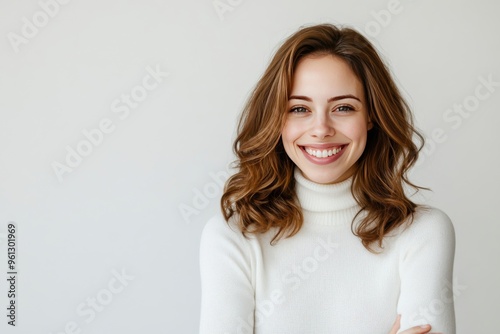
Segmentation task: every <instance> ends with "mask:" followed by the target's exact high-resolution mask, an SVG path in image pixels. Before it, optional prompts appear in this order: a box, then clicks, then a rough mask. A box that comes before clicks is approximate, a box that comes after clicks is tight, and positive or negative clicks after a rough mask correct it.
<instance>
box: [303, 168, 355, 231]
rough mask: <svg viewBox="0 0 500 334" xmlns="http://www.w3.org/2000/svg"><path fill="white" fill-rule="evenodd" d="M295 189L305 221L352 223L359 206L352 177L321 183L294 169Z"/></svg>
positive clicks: (334, 223)
mask: <svg viewBox="0 0 500 334" xmlns="http://www.w3.org/2000/svg"><path fill="white" fill-rule="evenodd" d="M294 177H295V181H296V182H295V191H296V193H297V197H298V199H299V202H300V205H301V207H302V210H303V214H304V223H306V224H310V223H319V224H322V225H338V224H342V225H343V224H345V223H348V224H350V223H351V222H352V218H353V216H354V215H355V214H356V213H357V212H358V210H359V206H358V204H357V202H356V200H355V199H354V197H353V195H352V193H351V184H352V177H350V178H349V179H347V180H345V181H342V182H339V183H335V184H319V183H315V182H312V181H310V180H308V179H306V178H305V177H304V176H303V175H302V173H301V171H300V170H299V169H298V168H295V171H294Z"/></svg>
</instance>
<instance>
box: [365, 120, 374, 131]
mask: <svg viewBox="0 0 500 334" xmlns="http://www.w3.org/2000/svg"><path fill="white" fill-rule="evenodd" d="M366 128H367V129H368V130H371V129H372V128H373V122H372V121H371V119H368V123H367V124H366Z"/></svg>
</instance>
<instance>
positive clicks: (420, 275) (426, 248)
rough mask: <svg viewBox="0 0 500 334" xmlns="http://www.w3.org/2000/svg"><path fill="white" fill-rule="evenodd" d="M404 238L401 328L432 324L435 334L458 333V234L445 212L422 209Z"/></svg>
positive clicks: (399, 306)
mask: <svg viewBox="0 0 500 334" xmlns="http://www.w3.org/2000/svg"><path fill="white" fill-rule="evenodd" d="M403 233H404V237H403V238H402V239H401V241H402V244H401V247H402V252H401V255H400V260H399V262H400V277H401V292H400V297H399V301H398V314H401V329H400V331H404V330H405V329H408V328H410V327H413V326H417V325H423V324H430V325H431V326H432V331H433V332H440V333H443V334H455V311H454V302H453V297H454V296H453V293H454V291H453V260H454V255H455V231H454V229H453V225H452V223H451V220H450V218H449V217H448V216H447V215H446V214H445V213H444V212H442V211H440V210H438V209H435V208H429V209H424V210H422V209H420V210H419V212H418V213H417V214H416V215H415V220H414V222H413V224H412V225H410V227H408V229H407V230H406V231H404V232H403Z"/></svg>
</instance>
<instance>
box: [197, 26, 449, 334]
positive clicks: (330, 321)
mask: <svg viewBox="0 0 500 334" xmlns="http://www.w3.org/2000/svg"><path fill="white" fill-rule="evenodd" d="M413 138H417V139H419V140H420V141H421V143H420V144H423V139H422V136H421V135H420V134H419V133H418V132H417V131H416V130H415V128H414V127H413V125H412V115H411V112H410V110H409V108H408V106H407V104H406V103H405V102H404V100H403V99H402V97H401V94H400V93H399V91H398V89H397V87H396V85H395V84H394V81H393V80H392V78H391V76H390V74H389V71H388V70H387V68H386V67H385V65H384V63H383V61H382V60H381V59H380V57H379V56H378V54H377V52H376V51H375V49H374V47H373V46H372V45H371V44H370V43H369V41H368V40H366V39H365V38H364V37H363V36H362V35H360V34H359V33H358V32H356V31H355V30H352V29H349V28H343V29H339V28H337V27H335V26H333V25H328V24H325V25H317V26H312V27H307V28H303V29H301V30H299V31H298V32H297V33H295V34H294V35H292V36H291V37H290V38H288V39H287V40H286V41H285V43H284V44H283V45H282V46H281V47H280V49H279V50H278V51H277V53H276V55H275V56H274V58H273V59H272V61H271V63H270V65H269V66H268V68H267V70H266V72H265V73H264V75H263V76H262V78H261V80H260V81H259V82H258V84H257V86H256V88H255V89H254V91H253V94H252V96H251V97H250V99H249V101H248V103H247V105H246V107H245V109H244V111H243V114H242V116H241V119H240V123H239V128H238V136H237V138H236V141H235V143H234V150H235V153H236V155H237V158H238V160H237V167H238V171H237V172H236V173H235V174H234V175H233V176H231V177H230V178H229V180H228V181H227V183H226V185H225V189H224V194H223V196H222V199H221V206H222V213H223V216H222V217H215V218H214V219H212V220H210V221H209V223H208V224H207V225H206V227H205V228H204V231H203V235H202V240H201V247H200V271H201V279H202V305H201V323H200V332H201V333H202V334H205V333H260V334H261V333H269V334H271V333H273V334H274V333H355V334H360V333H361V334H362V333H381V334H386V333H390V334H395V333H405V334H410V333H429V332H430V330H431V326H432V329H433V331H435V332H440V333H446V334H454V333H455V317H454V305H453V298H448V297H449V295H450V293H451V294H452V293H453V290H452V285H451V282H452V271H453V259H454V249H455V239H454V230H453V225H452V223H451V221H450V219H449V218H448V216H447V215H446V214H444V213H443V212H442V211H440V210H438V209H436V208H432V207H424V206H422V205H417V204H416V203H413V202H412V201H411V200H410V199H409V198H408V196H407V195H406V194H405V191H404V186H405V184H406V185H409V186H412V187H414V188H415V189H419V187H417V186H415V185H413V184H412V183H411V182H410V181H409V180H408V179H407V177H406V174H407V172H408V170H409V168H411V167H412V166H413V164H414V163H415V161H416V160H417V157H418V152H419V148H418V147H417V145H416V144H415V143H414V142H413ZM450 289H451V290H450ZM445 297H446V298H445ZM437 305H438V306H439V307H437Z"/></svg>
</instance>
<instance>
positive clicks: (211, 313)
mask: <svg viewBox="0 0 500 334" xmlns="http://www.w3.org/2000/svg"><path fill="white" fill-rule="evenodd" d="M200 274H201V319H200V334H225V333H245V334H247V333H248V334H252V333H253V327H254V305H255V299H254V288H253V277H252V257H251V252H250V247H249V245H248V240H247V239H245V238H244V237H243V235H242V234H241V232H240V231H239V230H238V229H237V227H234V226H231V228H230V226H229V225H228V224H227V223H226V222H225V221H224V219H223V218H222V217H218V216H217V217H214V218H212V219H211V220H210V221H209V222H208V223H207V224H206V226H205V228H204V229H203V233H202V236H201V243H200Z"/></svg>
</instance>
